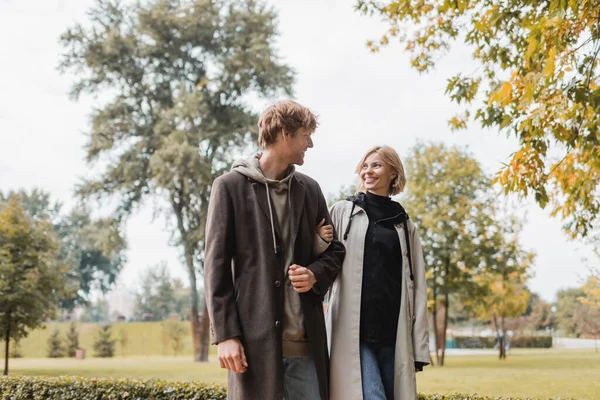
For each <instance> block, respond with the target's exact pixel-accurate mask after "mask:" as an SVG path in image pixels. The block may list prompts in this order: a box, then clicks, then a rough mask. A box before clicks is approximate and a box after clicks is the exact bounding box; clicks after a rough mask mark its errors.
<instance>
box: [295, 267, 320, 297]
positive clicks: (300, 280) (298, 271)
mask: <svg viewBox="0 0 600 400" xmlns="http://www.w3.org/2000/svg"><path fill="white" fill-rule="evenodd" d="M288 276H289V277H290V282H292V286H293V287H294V290H295V291H296V292H298V293H304V292H308V291H309V290H311V289H312V287H313V286H314V284H315V283H317V279H316V278H315V275H314V274H313V273H312V271H311V270H310V269H308V268H305V267H303V266H301V265H298V264H292V265H290V268H289V270H288Z"/></svg>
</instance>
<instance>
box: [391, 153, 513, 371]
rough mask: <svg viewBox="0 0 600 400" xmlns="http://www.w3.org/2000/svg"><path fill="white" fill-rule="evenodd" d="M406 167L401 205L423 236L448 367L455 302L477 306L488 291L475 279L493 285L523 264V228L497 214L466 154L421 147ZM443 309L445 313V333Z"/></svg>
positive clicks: (485, 182)
mask: <svg viewBox="0 0 600 400" xmlns="http://www.w3.org/2000/svg"><path fill="white" fill-rule="evenodd" d="M405 166H406V170H407V175H408V178H409V182H408V189H407V193H406V197H405V199H404V200H403V201H402V203H403V204H404V205H405V206H406V209H407V211H408V213H409V215H410V218H411V219H412V220H413V221H415V223H416V225H417V227H418V229H419V232H420V234H421V235H420V236H421V241H422V246H423V255H424V258H425V265H427V266H428V268H429V270H428V271H427V275H426V276H427V279H428V288H429V294H430V300H431V303H430V309H431V312H432V314H433V321H434V332H435V333H436V349H437V351H436V354H437V357H438V364H440V365H443V359H444V349H445V342H446V339H445V337H446V328H447V323H448V313H449V308H450V302H451V299H456V300H458V301H459V302H461V303H463V304H465V305H467V304H470V305H473V304H476V303H477V302H479V301H481V299H482V298H483V297H484V296H485V295H487V294H488V286H486V285H483V284H482V282H477V281H476V280H474V279H473V277H474V276H480V277H481V278H480V279H484V277H485V279H492V276H496V270H497V268H499V267H500V266H502V265H505V264H507V265H511V264H512V263H513V262H516V261H518V262H520V261H521V260H520V258H519V257H521V254H522V250H521V248H520V247H519V244H518V240H516V239H515V238H517V237H518V232H519V231H520V226H521V225H520V224H519V223H518V221H517V219H516V218H515V217H511V216H510V215H500V214H499V212H497V211H496V206H495V204H494V197H495V196H494V193H493V192H492V189H491V187H490V180H489V179H488V178H487V176H486V175H485V173H484V172H483V171H482V169H481V166H480V165H479V163H478V162H477V161H476V160H475V159H474V158H473V157H472V156H471V155H470V154H469V153H467V152H466V151H464V150H461V149H459V148H449V147H447V146H445V145H444V144H435V143H432V144H424V143H419V144H417V145H416V146H415V147H414V148H413V149H411V151H410V153H409V157H408V158H407V159H406V162H405ZM501 221H507V222H504V223H503V222H501ZM511 235H512V237H511ZM513 253H514V254H513ZM490 284H491V282H490ZM451 295H452V296H451ZM438 308H441V310H443V318H442V319H441V327H440V326H438V325H439V324H438V322H439V320H440V319H439V318H438Z"/></svg>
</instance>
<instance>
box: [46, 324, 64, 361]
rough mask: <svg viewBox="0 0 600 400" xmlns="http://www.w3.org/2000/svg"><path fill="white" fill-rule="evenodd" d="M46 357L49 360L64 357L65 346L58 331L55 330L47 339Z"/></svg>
mask: <svg viewBox="0 0 600 400" xmlns="http://www.w3.org/2000/svg"><path fill="white" fill-rule="evenodd" d="M46 354H47V356H48V357H50V358H61V357H64V356H65V346H64V344H63V342H62V339H61V337H60V331H59V330H58V328H55V329H54V330H53V331H52V334H51V335H50V337H49V338H48V348H47V353H46Z"/></svg>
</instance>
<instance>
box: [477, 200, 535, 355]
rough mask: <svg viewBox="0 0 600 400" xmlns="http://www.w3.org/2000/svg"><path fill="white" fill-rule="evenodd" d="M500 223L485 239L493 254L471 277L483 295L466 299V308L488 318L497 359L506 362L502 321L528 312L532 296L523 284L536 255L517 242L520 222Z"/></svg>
mask: <svg viewBox="0 0 600 400" xmlns="http://www.w3.org/2000/svg"><path fill="white" fill-rule="evenodd" d="M492 210H493V209H492ZM502 221H503V222H498V223H497V224H496V225H495V226H494V225H492V226H490V227H489V228H490V229H491V230H492V231H493V233H492V234H491V235H490V236H489V238H488V240H490V241H492V242H493V245H492V246H489V248H490V249H493V252H492V254H491V255H490V257H489V259H488V260H487V264H488V265H487V267H486V268H485V269H484V270H481V271H480V273H478V274H477V275H475V277H474V280H475V282H476V283H477V284H478V285H479V286H480V291H481V292H482V293H483V295H482V296H479V297H477V298H475V299H471V300H469V305H471V306H472V308H473V309H474V311H475V313H476V315H477V316H478V317H479V319H481V320H484V321H489V320H490V319H491V321H492V325H493V326H494V329H495V330H496V337H497V338H498V356H499V358H500V359H506V327H505V321H506V318H517V317H520V316H521V315H523V314H525V312H526V311H527V306H528V304H529V300H530V296H531V293H530V291H529V289H528V288H527V286H526V281H527V279H529V276H530V269H531V266H532V265H533V261H534V259H535V255H534V254H533V253H531V252H527V251H525V250H523V249H522V247H521V245H520V243H519V234H520V232H521V231H522V229H523V226H522V223H520V222H519V221H518V220H517V218H514V217H513V218H508V219H502ZM504 221H506V222H504Z"/></svg>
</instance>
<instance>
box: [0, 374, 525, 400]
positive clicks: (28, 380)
mask: <svg viewBox="0 0 600 400" xmlns="http://www.w3.org/2000/svg"><path fill="white" fill-rule="evenodd" d="M226 393H227V390H226V389H225V388H224V387H223V386H219V385H209V384H204V383H195V382H167V381H158V380H147V381H142V380H139V381H138V380H132V379H104V378H98V379H89V378H77V377H59V378H55V377H52V378H48V377H31V376H10V377H3V378H0V399H2V400H117V399H118V400H184V399H185V400H224V399H225V398H226V397H227V394H226ZM418 398H419V400H533V399H531V398H529V397H528V398H526V399H523V398H515V397H486V396H479V395H476V394H473V395H467V394H458V393H455V394H419V396H418Z"/></svg>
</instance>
